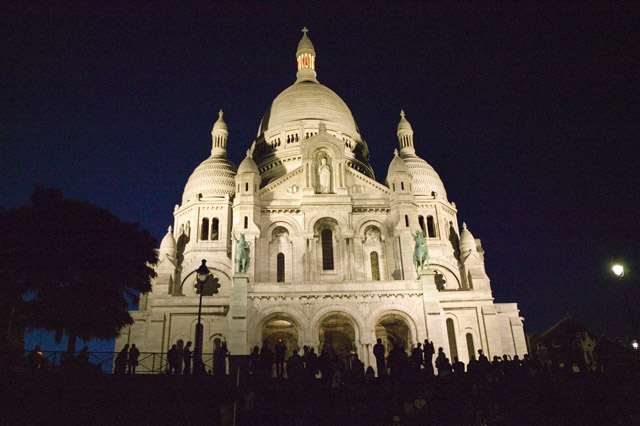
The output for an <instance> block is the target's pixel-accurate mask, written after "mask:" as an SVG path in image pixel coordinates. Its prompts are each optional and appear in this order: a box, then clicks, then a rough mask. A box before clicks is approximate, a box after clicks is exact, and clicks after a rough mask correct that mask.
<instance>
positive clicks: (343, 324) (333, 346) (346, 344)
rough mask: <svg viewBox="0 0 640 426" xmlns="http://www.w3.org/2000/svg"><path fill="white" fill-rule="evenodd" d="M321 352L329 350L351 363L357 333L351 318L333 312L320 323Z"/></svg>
mask: <svg viewBox="0 0 640 426" xmlns="http://www.w3.org/2000/svg"><path fill="white" fill-rule="evenodd" d="M319 337H320V348H319V349H320V352H321V353H322V352H323V351H328V352H329V354H330V355H331V356H335V357H337V358H338V359H340V360H341V361H342V362H343V363H344V364H345V365H348V364H349V359H350V355H351V353H352V352H354V351H355V343H354V342H355V340H356V333H355V330H354V328H353V324H352V322H351V320H350V319H349V318H348V317H347V316H346V315H343V314H337V313H336V314H332V315H329V316H328V317H326V318H325V319H324V320H322V322H321V324H320V336H319Z"/></svg>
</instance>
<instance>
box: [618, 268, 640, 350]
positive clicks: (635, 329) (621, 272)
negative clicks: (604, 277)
mask: <svg viewBox="0 0 640 426" xmlns="http://www.w3.org/2000/svg"><path fill="white" fill-rule="evenodd" d="M611 270H612V271H613V274H614V275H615V276H616V277H618V280H619V281H620V286H621V287H622V293H623V294H624V302H625V304H626V305H627V313H628V314H629V321H630V322H631V332H632V333H633V335H632V338H633V341H632V343H631V345H632V346H633V349H638V342H640V339H638V327H637V326H636V321H635V319H634V318H633V314H632V313H631V305H629V296H627V289H626V287H625V286H624V279H623V277H624V266H622V265H620V264H615V265H613V266H612V267H611Z"/></svg>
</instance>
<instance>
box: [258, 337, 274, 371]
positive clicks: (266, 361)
mask: <svg viewBox="0 0 640 426" xmlns="http://www.w3.org/2000/svg"><path fill="white" fill-rule="evenodd" d="M260 364H261V365H262V372H263V373H264V375H265V377H266V378H267V379H270V378H272V377H273V352H271V349H270V348H269V345H267V341H266V340H265V341H264V342H263V343H262V349H260Z"/></svg>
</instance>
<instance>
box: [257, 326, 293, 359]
mask: <svg viewBox="0 0 640 426" xmlns="http://www.w3.org/2000/svg"><path fill="white" fill-rule="evenodd" d="M279 339H282V342H283V343H284V345H285V346H286V347H287V353H286V354H285V359H289V357H290V356H291V355H292V354H293V351H294V349H298V330H297V329H296V326H295V324H294V323H293V321H291V320H289V319H288V318H286V317H285V316H278V315H276V316H274V317H272V318H271V319H269V320H268V321H266V322H265V323H264V325H263V326H262V342H263V343H264V342H267V345H268V346H269V348H271V350H273V348H275V346H276V342H277V341H278V340H279Z"/></svg>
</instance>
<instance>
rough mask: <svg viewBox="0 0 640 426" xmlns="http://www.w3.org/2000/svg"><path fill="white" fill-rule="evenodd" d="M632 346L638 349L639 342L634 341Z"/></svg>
mask: <svg viewBox="0 0 640 426" xmlns="http://www.w3.org/2000/svg"><path fill="white" fill-rule="evenodd" d="M631 346H633V349H638V342H637V341H636V340H634V341H633V342H631Z"/></svg>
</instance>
